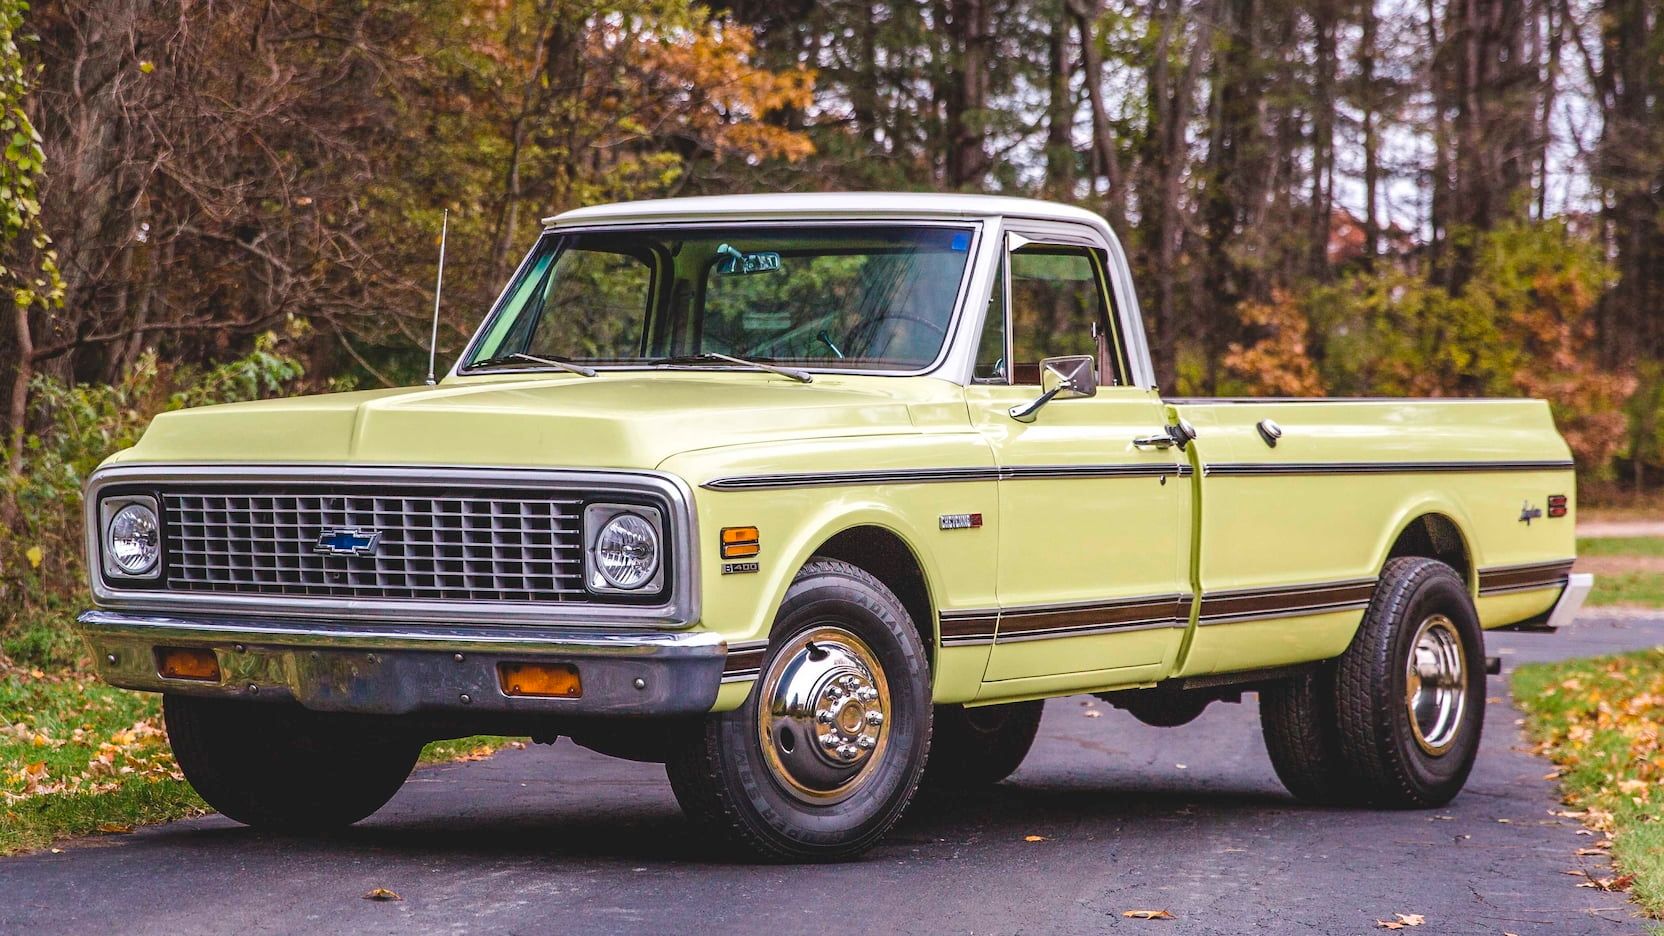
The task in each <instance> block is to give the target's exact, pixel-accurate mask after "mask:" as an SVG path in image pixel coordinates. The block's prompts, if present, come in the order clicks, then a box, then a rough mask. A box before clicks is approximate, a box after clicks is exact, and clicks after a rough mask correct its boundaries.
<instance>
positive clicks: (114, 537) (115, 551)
mask: <svg viewBox="0 0 1664 936" xmlns="http://www.w3.org/2000/svg"><path fill="white" fill-rule="evenodd" d="M159 529H160V524H158V523H157V522H156V512H155V511H153V510H151V509H150V508H149V507H146V506H145V505H143V504H128V505H127V506H126V507H123V508H121V509H120V510H118V511H116V515H115V516H113V517H111V518H110V531H109V534H108V537H107V541H108V548H109V550H110V561H112V562H114V563H115V565H116V568H118V569H120V570H121V571H123V572H125V573H127V574H128V575H143V574H145V573H146V572H149V571H150V570H151V569H154V568H156V560H157V559H159V558H160V557H161V555H162V537H161V535H160V532H159Z"/></svg>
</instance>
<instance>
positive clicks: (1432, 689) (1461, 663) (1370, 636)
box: [1260, 557, 1485, 808]
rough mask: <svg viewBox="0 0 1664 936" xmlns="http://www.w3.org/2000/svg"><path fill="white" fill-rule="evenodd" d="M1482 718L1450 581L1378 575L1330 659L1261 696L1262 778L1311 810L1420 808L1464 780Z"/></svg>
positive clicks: (1411, 569) (1455, 579)
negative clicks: (1266, 773)
mask: <svg viewBox="0 0 1664 936" xmlns="http://www.w3.org/2000/svg"><path fill="white" fill-rule="evenodd" d="M1484 717H1485V667H1484V641H1483V636H1482V634H1481V631H1480V629H1479V618H1478V615H1477V614H1476V613H1475V612H1474V608H1473V599H1472V598H1471V597H1470V596H1469V595H1468V590H1467V586H1466V584H1465V583H1464V582H1463V581H1462V578H1461V576H1460V575H1458V574H1457V573H1456V570H1454V569H1452V568H1451V567H1450V566H1448V565H1445V564H1444V563H1442V562H1438V561H1436V560H1433V559H1423V558H1416V557H1406V558H1400V559H1394V560H1392V561H1390V562H1389V563H1387V567H1386V569H1385V570H1383V572H1382V574H1381V581H1380V584H1379V586H1378V587H1377V588H1376V592H1375V598H1374V600H1373V601H1372V602H1371V603H1370V607H1369V611H1368V612H1367V613H1366V614H1365V615H1364V620H1363V623H1362V625H1360V626H1359V628H1358V633H1357V636H1356V637H1354V638H1353V640H1352V645H1351V646H1350V647H1348V648H1347V650H1346V652H1345V653H1344V654H1342V655H1341V657H1340V659H1339V660H1338V661H1336V662H1334V663H1332V664H1329V665H1326V666H1324V667H1322V668H1319V669H1316V670H1312V671H1308V672H1307V673H1305V674H1303V675H1301V676H1299V677H1296V678H1294V679H1290V680H1287V681H1286V682H1284V683H1282V684H1280V685H1278V686H1276V687H1273V688H1270V689H1267V690H1266V691H1264V692H1262V693H1261V697H1260V718H1261V725H1262V727H1263V729H1264V735H1265V746H1266V750H1267V752H1268V753H1270V755H1271V763H1272V766H1273V767H1275V768H1276V771H1277V776H1278V777H1279V778H1280V779H1281V780H1282V781H1283V785H1284V786H1286V787H1287V788H1288V790H1289V792H1291V793H1293V794H1294V795H1295V796H1296V797H1298V798H1300V799H1302V800H1306V801H1308V802H1314V803H1327V804H1335V805H1343V804H1369V805H1376V806H1386V807H1402V808H1415V807H1420V808H1426V807H1433V806H1442V805H1443V804H1445V803H1447V802H1449V801H1450V800H1451V798H1453V797H1454V796H1455V795H1456V794H1457V793H1458V792H1460V791H1461V789H1462V786H1463V784H1465V783H1466V782H1467V778H1468V774H1469V772H1471V771H1472V769H1473V762H1474V758H1475V756H1476V755H1477V754H1478V752H1479V737H1480V730H1481V727H1482V725H1483V722H1484Z"/></svg>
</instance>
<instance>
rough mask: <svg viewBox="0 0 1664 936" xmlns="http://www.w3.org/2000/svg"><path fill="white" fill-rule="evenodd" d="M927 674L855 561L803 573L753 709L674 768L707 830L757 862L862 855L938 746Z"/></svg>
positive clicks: (678, 757) (814, 564) (702, 738)
mask: <svg viewBox="0 0 1664 936" xmlns="http://www.w3.org/2000/svg"><path fill="white" fill-rule="evenodd" d="M930 736H931V706H930V669H929V665H928V662H927V657H926V656H925V651H924V646H923V644H922V643H921V641H920V640H919V635H918V630H917V629H916V628H915V627H914V626H913V621H912V619H911V617H909V615H908V613H907V609H906V608H905V607H904V606H903V605H902V603H901V601H900V600H899V599H897V598H896V596H895V595H894V593H892V592H891V591H890V590H889V589H888V588H886V587H885V586H884V584H883V583H882V582H880V581H878V579H876V578H874V577H873V576H872V575H871V574H869V573H867V572H866V571H865V570H863V569H861V568H859V567H856V566H853V565H851V564H849V563H847V562H841V561H837V560H833V559H825V558H817V559H813V560H811V561H810V562H809V563H808V564H807V565H805V566H804V567H803V569H802V571H800V572H799V573H798V575H797V578H796V579H795V580H794V581H793V583H792V586H791V588H790V589H789V590H788V591H787V593H786V598H785V600H784V601H783V602H782V603H781V606H780V613H779V615H778V616H777V617H776V619H775V624H774V629H773V632H772V633H771V635H770V637H769V650H768V654H767V656H766V657H765V659H764V661H763V665H762V669H761V672H760V673H759V675H758V677H757V682H756V684H755V686H753V688H752V690H751V694H750V695H749V696H748V697H747V699H746V701H745V704H744V705H742V706H740V707H739V708H738V709H735V710H734V711H731V712H723V713H720V714H716V715H712V716H710V717H708V718H707V719H706V720H705V722H704V724H703V725H701V726H700V727H699V729H698V730H696V731H694V732H693V733H691V735H690V736H689V737H686V738H683V739H680V740H679V741H678V742H677V744H676V745H675V749H674V750H673V752H672V753H671V756H670V759H669V761H668V763H667V764H666V765H665V766H666V772H667V773H668V774H669V776H670V783H671V788H672V789H673V790H674V791H675V793H676V800H677V802H679V803H680V804H681V805H682V809H683V811H684V812H686V813H687V814H688V816H689V818H691V819H693V820H694V822H695V823H696V824H699V825H700V826H702V827H704V828H706V829H707V830H709V831H711V832H712V833H714V834H715V835H716V836H717V837H719V838H721V839H723V840H725V841H727V842H728V843H730V844H731V845H734V846H737V847H739V848H740V849H741V850H743V851H746V852H749V853H751V854H753V855H755V856H757V857H761V858H764V859H768V860H776V861H781V860H783V861H817V860H835V859H841V858H849V857H853V856H855V855H857V854H860V853H861V852H863V851H865V850H866V849H868V848H870V847H872V846H873V845H874V844H876V843H877V842H878V840H879V839H880V838H881V837H883V835H884V833H886V832H888V831H889V829H890V827H891V826H893V825H894V824H895V823H896V820H898V819H900V818H901V814H902V811H903V810H904V809H906V807H907V804H908V802H909V801H910V800H911V799H912V797H913V793H914V791H915V790H917V789H918V785H919V777H920V774H921V773H922V772H923V770H924V764H925V758H926V756H927V755H928V753H929V749H930Z"/></svg>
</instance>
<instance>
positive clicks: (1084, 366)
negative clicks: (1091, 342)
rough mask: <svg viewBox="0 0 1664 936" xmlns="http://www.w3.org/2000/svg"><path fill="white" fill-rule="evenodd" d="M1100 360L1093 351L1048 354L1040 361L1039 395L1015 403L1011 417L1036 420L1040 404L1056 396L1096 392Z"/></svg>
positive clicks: (1066, 396) (1079, 395)
mask: <svg viewBox="0 0 1664 936" xmlns="http://www.w3.org/2000/svg"><path fill="white" fill-rule="evenodd" d="M1096 363H1097V361H1096V360H1095V359H1094V358H1093V357H1092V355H1090V354H1071V355H1069V356H1068V357H1054V358H1046V359H1045V360H1044V361H1041V362H1040V390H1041V391H1042V392H1041V394H1040V395H1039V396H1038V397H1035V398H1034V399H1033V400H1030V401H1029V402H1027V403H1024V404H1022V405H1021V406H1013V407H1011V410H1010V412H1011V418H1012V419H1015V420H1017V421H1018V422H1024V423H1026V422H1033V421H1034V417H1035V415H1036V414H1038V413H1039V412H1040V408H1041V407H1043V406H1045V405H1046V404H1047V403H1050V402H1051V401H1052V400H1054V399H1055V400H1068V399H1073V398H1076V397H1089V396H1096V395H1097V393H1098V374H1097V371H1096V370H1095V369H1094V365H1095V364H1096Z"/></svg>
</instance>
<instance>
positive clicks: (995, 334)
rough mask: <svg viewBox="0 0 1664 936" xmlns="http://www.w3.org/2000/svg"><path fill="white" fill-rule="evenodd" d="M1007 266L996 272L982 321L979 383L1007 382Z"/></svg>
mask: <svg viewBox="0 0 1664 936" xmlns="http://www.w3.org/2000/svg"><path fill="white" fill-rule="evenodd" d="M1006 373H1007V368H1006V366H1005V267H1004V265H1003V264H1002V265H1001V267H1000V269H999V270H998V271H996V272H995V273H994V289H993V292H990V293H989V294H988V317H987V318H985V319H983V322H982V341H980V342H978V344H977V348H976V369H975V370H974V371H972V373H971V379H972V380H974V381H975V382H977V383H1005V382H1006V379H1005V378H1006Z"/></svg>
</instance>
